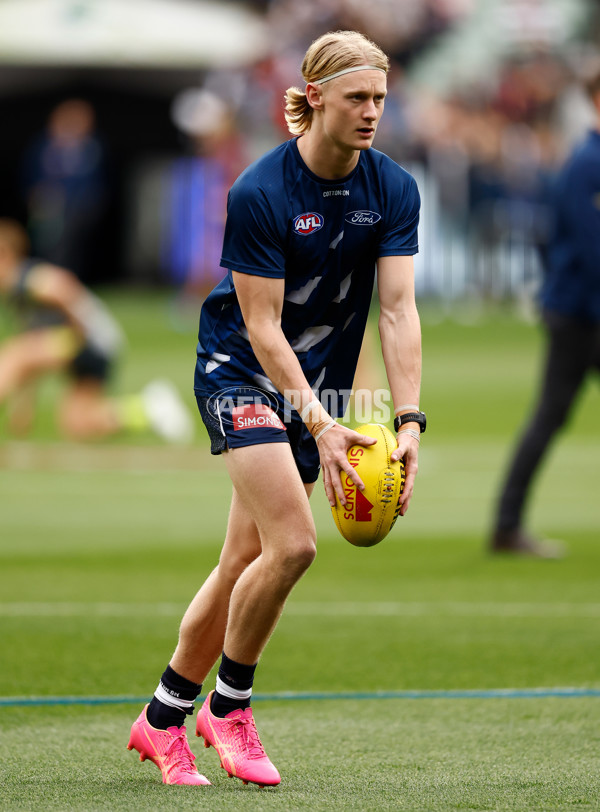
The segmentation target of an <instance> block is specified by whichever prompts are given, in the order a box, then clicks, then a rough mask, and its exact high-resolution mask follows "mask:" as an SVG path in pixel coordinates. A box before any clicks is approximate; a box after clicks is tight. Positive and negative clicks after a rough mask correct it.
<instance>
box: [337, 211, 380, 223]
mask: <svg viewBox="0 0 600 812" xmlns="http://www.w3.org/2000/svg"><path fill="white" fill-rule="evenodd" d="M344 220H345V221H346V222H347V223H351V224H352V225H353V226H374V225H375V223H378V222H379V221H380V220H381V215H380V214H377V212H376V211H364V210H363V211H351V212H348V214H347V215H346V216H345V217H344Z"/></svg>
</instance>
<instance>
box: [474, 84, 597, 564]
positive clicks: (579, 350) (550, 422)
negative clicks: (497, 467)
mask: <svg viewBox="0 0 600 812" xmlns="http://www.w3.org/2000/svg"><path fill="white" fill-rule="evenodd" d="M586 84H587V91H588V95H589V97H590V99H591V100H592V103H593V105H594V108H595V111H596V120H597V123H596V126H595V128H594V129H592V130H590V132H589V133H588V135H587V137H586V138H585V140H584V141H583V143H581V144H579V145H578V146H577V147H576V149H575V151H574V152H573V154H572V155H571V157H570V158H569V160H568V161H567V162H566V164H565V166H564V167H563V168H562V170H561V172H560V173H559V176H558V178H557V181H556V184H555V190H554V196H553V199H552V201H550V202H551V210H552V215H553V218H552V219H553V225H552V232H551V237H550V240H549V242H548V245H547V246H546V248H545V251H544V254H545V256H544V265H545V274H544V280H543V283H542V289H541V296H540V301H541V305H542V308H543V321H544V326H545V328H546V342H547V349H546V359H545V366H544V370H543V377H542V381H541V388H540V392H539V395H538V398H537V403H536V404H535V406H534V409H533V412H532V415H531V418H530V420H529V422H528V424H527V426H526V427H525V429H524V431H523V434H522V436H521V438H520V440H519V442H518V445H517V448H516V450H515V452H514V455H513V458H512V460H511V462H510V466H509V468H508V471H507V474H506V479H505V481H504V484H503V487H502V490H501V494H500V499H499V504H498V508H497V513H496V516H495V523H494V529H493V533H492V537H491V541H490V548H491V550H492V551H493V552H507V553H520V554H525V555H533V556H538V557H542V558H556V557H558V556H560V555H562V553H563V550H562V545H560V544H558V543H557V542H551V541H548V540H539V539H536V538H534V537H532V536H531V535H530V534H529V533H528V532H526V530H525V529H524V526H523V513H524V509H525V504H526V500H527V497H528V495H529V493H530V488H531V485H532V482H533V479H534V477H535V475H536V473H537V472H538V470H539V467H540V464H541V462H542V460H543V458H544V455H545V453H546V451H547V449H548V447H549V445H550V443H551V441H552V440H553V439H554V437H555V436H556V434H557V433H558V432H559V431H560V429H561V428H562V427H563V426H564V424H565V423H566V421H567V419H568V417H569V414H570V412H571V407H572V406H573V404H574V402H575V400H576V398H577V395H578V394H579V393H580V391H581V388H582V386H583V383H584V382H585V381H586V379H587V378H588V376H589V374H590V373H591V372H593V371H594V370H595V371H596V372H598V371H600V71H596V72H595V73H594V74H593V75H592V76H591V78H590V79H589V81H588V82H587V83H586Z"/></svg>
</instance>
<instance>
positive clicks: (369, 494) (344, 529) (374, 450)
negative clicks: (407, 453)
mask: <svg viewBox="0 0 600 812" xmlns="http://www.w3.org/2000/svg"><path fill="white" fill-rule="evenodd" d="M356 431H358V432H359V433H360V434H365V435H366V436H367V437H374V438H375V439H376V440H377V442H376V443H375V444H374V445H370V446H362V445H353V446H352V447H351V448H350V449H349V450H348V461H349V462H350V465H351V466H352V467H353V468H354V469H355V470H356V472H357V474H358V475H359V477H360V478H361V479H362V481H363V482H364V484H365V489H364V491H360V490H358V488H357V487H356V485H355V484H354V483H353V482H352V480H351V479H350V477H349V476H348V474H347V473H345V472H344V471H342V485H343V488H344V493H345V495H346V500H347V502H348V504H347V505H346V506H344V505H341V504H340V502H339V500H338V498H337V496H336V500H335V506H334V507H332V508H331V512H332V514H333V518H334V519H335V523H336V525H337V528H338V530H339V531H340V533H341V534H342V536H343V537H344V538H345V539H346V541H349V542H350V544H354V545H355V546H356V547H372V546H373V545H374V544H379V542H380V541H381V540H382V539H384V538H385V537H386V536H387V534H388V533H389V532H390V530H391V529H392V527H393V526H394V522H395V521H396V519H397V518H398V514H399V512H400V506H399V505H398V499H399V498H400V494H401V493H402V491H403V489H404V481H405V479H406V473H405V470H404V463H403V462H402V461H401V460H398V462H391V461H390V455H391V453H392V451H393V450H394V449H395V448H396V438H395V437H394V435H393V434H392V432H391V431H390V430H389V429H388V428H387V427H386V426H384V425H382V424H381V423H367V424H366V425H364V426H360V428H357V429H356Z"/></svg>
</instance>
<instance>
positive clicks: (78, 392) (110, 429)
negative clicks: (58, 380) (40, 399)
mask: <svg viewBox="0 0 600 812" xmlns="http://www.w3.org/2000/svg"><path fill="white" fill-rule="evenodd" d="M59 425H60V428H61V431H62V432H63V433H64V434H65V435H66V436H67V437H71V438H73V439H75V440H86V439H90V438H102V437H108V436H110V435H112V434H115V433H116V432H118V431H119V430H120V429H121V420H120V417H119V413H118V409H117V405H116V403H115V401H114V400H112V398H109V397H108V396H107V395H106V390H105V385H104V383H103V382H102V381H99V380H95V379H82V380H79V381H75V382H74V383H73V384H72V386H71V387H70V388H69V389H68V391H67V392H66V394H65V396H64V398H63V401H62V403H61V405H60V412H59Z"/></svg>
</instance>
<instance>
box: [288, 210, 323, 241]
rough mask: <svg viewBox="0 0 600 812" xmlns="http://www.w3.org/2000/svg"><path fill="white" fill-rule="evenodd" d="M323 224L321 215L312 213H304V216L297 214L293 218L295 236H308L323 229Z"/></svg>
mask: <svg viewBox="0 0 600 812" xmlns="http://www.w3.org/2000/svg"><path fill="white" fill-rule="evenodd" d="M324 222H325V221H324V219H323V215H322V214H317V213H316V212H314V211H309V212H304V214H299V215H298V216H297V217H295V218H294V231H295V232H296V234H300V235H301V236H302V237H306V236H307V235H308V234H312V233H313V232H314V231H318V230H319V229H320V228H323V223H324Z"/></svg>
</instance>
